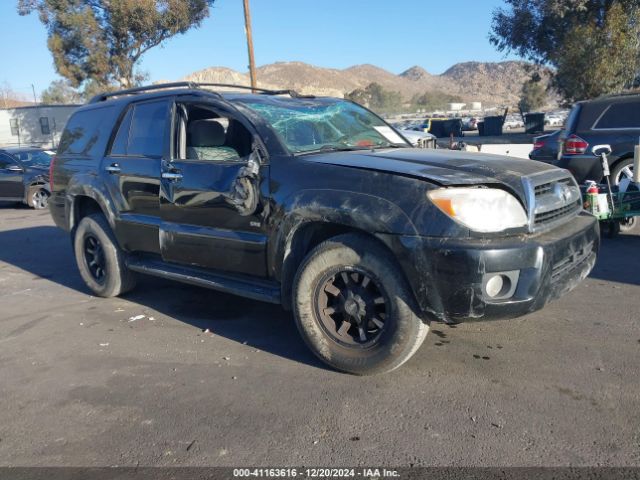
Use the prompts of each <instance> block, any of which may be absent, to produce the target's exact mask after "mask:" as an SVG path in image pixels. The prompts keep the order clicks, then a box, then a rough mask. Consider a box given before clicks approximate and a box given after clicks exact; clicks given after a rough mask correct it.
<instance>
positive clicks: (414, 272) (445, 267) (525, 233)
mask: <svg viewBox="0 0 640 480" xmlns="http://www.w3.org/2000/svg"><path fill="white" fill-rule="evenodd" d="M238 88H239V89H240V88H243V87H238ZM244 88H246V87H244ZM52 192H53V194H52V197H51V201H50V210H51V214H52V217H53V219H54V221H55V223H56V224H57V225H58V226H60V227H62V228H64V229H65V230H66V231H68V232H69V233H70V235H71V239H72V243H73V248H74V252H75V256H76V260H77V264H78V268H79V271H80V275H81V276H82V278H83V279H84V281H85V283H86V284H87V286H88V287H89V288H90V289H91V291H92V292H93V293H94V294H95V295H97V296H102V297H111V296H115V295H120V294H122V293H124V292H126V291H128V290H130V289H132V288H133V287H134V285H135V282H136V277H135V274H136V273H144V274H150V275H156V276H160V277H164V278H168V279H173V280H178V281H182V282H186V283H190V284H195V285H200V286H203V287H208V288H213V289H217V290H221V291H224V292H229V293H233V294H237V295H241V296H244V297H248V298H252V299H257V300H263V301H267V302H273V303H276V304H281V305H282V306H283V307H284V308H286V309H291V310H293V312H294V318H295V322H296V324H297V326H298V329H299V331H300V333H301V336H302V338H303V339H304V341H305V342H306V343H307V345H308V346H309V347H310V349H311V350H312V351H313V352H314V353H315V354H316V355H317V356H318V357H319V358H320V359H322V360H323V361H324V362H326V363H327V364H328V365H331V366H332V367H335V368H336V369H339V370H342V371H346V372H351V373H355V374H371V373H379V372H386V371H390V370H393V369H395V368H397V367H399V366H400V365H402V364H403V363H404V362H405V361H406V360H408V359H409V358H410V357H411V356H412V355H413V354H414V353H415V352H416V350H417V349H418V348H419V347H420V345H421V343H422V342H423V340H424V338H425V336H426V334H427V331H428V329H429V322H430V321H431V320H432V319H437V320H440V321H443V322H449V323H456V322H460V321H464V320H490V319H497V318H511V317H517V316H521V315H524V314H526V313H529V312H532V311H534V310H537V309H540V308H542V307H543V306H544V305H545V304H546V303H547V302H549V301H550V300H552V299H555V298H558V297H560V296H562V295H563V294H565V293H566V292H567V291H569V290H571V289H572V288H574V287H575V286H576V285H577V284H578V283H579V282H580V280H582V279H583V278H585V277H586V275H587V274H588V273H589V271H590V270H591V269H592V267H593V265H594V263H595V259H596V252H597V250H598V246H599V230H598V225H597V222H596V220H595V217H593V216H591V215H589V214H586V213H585V212H584V211H583V209H582V201H581V198H580V192H579V189H578V186H577V185H576V183H575V181H574V180H573V178H572V177H571V175H570V174H569V173H568V172H566V171H564V170H560V169H557V168H555V167H553V166H550V165H545V164H542V163H539V162H531V161H529V160H517V159H513V158H509V157H500V156H493V155H482V154H477V153H476V154H473V153H469V152H461V151H458V152H454V151H449V150H431V149H416V148H412V147H411V145H409V143H408V142H407V141H405V139H403V138H402V137H401V136H400V135H398V134H397V133H396V132H395V131H394V130H393V129H392V128H391V127H390V126H389V125H388V124H387V123H385V122H384V121H383V120H382V119H381V118H379V117H378V116H376V115H375V114H374V113H372V112H370V111H369V110H367V109H365V108H363V107H361V106H359V105H357V104H355V103H352V102H349V101H347V100H342V99H334V98H317V97H310V96H300V95H298V94H296V93H295V92H287V93H286V94H285V93H283V92H282V91H280V92H270V91H261V92H260V93H251V94H248V93H222V92H214V91H209V90H207V87H206V85H201V86H196V85H194V84H192V83H177V84H173V85H159V86H152V87H143V88H135V89H131V90H125V91H122V92H114V93H109V94H103V95H99V96H98V97H96V98H94V99H93V100H92V101H91V102H90V103H89V104H88V105H86V106H84V107H81V108H80V109H79V110H77V111H76V112H75V113H74V114H73V116H72V117H71V119H70V120H69V122H68V123H67V126H66V128H65V131H64V133H63V135H62V139H61V141H60V146H59V150H58V152H57V155H56V159H55V161H54V165H53V167H52ZM203 314H204V312H203Z"/></svg>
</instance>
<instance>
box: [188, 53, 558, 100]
mask: <svg viewBox="0 0 640 480" xmlns="http://www.w3.org/2000/svg"><path fill="white" fill-rule="evenodd" d="M529 67H530V64H528V63H526V62H518V61H506V62H498V63H487V62H465V63H458V64H456V65H453V66H452V67H451V68H449V69H448V70H446V71H445V72H444V73H443V74H441V75H432V74H430V73H429V72H427V71H426V70H425V69H424V68H422V67H420V66H413V67H411V68H409V69H408V70H405V71H404V72H402V73H401V74H399V75H396V74H394V73H391V72H389V71H387V70H384V69H383V68H380V67H377V66H375V65H369V64H365V65H355V66H353V67H349V68H345V69H342V70H340V69H335V68H323V67H317V66H314V65H309V64H307V63H303V62H276V63H272V64H269V65H263V66H261V67H259V68H257V69H256V76H257V79H258V86H260V87H262V88H273V89H293V90H297V91H299V92H300V93H310V94H315V95H327V96H339V97H342V96H344V95H345V94H346V93H348V92H351V91H353V90H355V89H356V88H364V87H366V86H367V85H369V84H370V83H372V82H376V83H379V84H380V85H382V87H384V88H385V89H387V90H394V91H398V92H400V93H401V94H402V96H403V98H404V99H405V100H409V99H411V98H412V97H413V96H414V95H416V94H423V93H425V92H440V93H447V94H450V95H456V96H459V97H461V98H462V99H463V100H464V101H466V102H471V101H479V102H483V103H484V105H485V106H503V105H513V104H515V103H517V102H518V99H519V98H520V90H521V88H522V84H523V83H524V82H525V81H526V80H527V79H528V78H530V76H531V72H530V68H529ZM543 77H545V81H548V75H543ZM182 80H188V81H195V82H212V83H233V84H240V85H249V75H248V74H247V73H240V72H236V71H235V70H232V69H230V68H226V67H210V68H206V69H204V70H200V71H198V72H194V73H192V74H190V75H187V76H186V77H184V78H183V79H182Z"/></svg>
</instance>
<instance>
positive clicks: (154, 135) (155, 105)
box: [127, 100, 169, 157]
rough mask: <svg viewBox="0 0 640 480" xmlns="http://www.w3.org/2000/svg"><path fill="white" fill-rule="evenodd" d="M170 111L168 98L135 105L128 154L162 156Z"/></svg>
mask: <svg viewBox="0 0 640 480" xmlns="http://www.w3.org/2000/svg"><path fill="white" fill-rule="evenodd" d="M168 112H169V103H168V102H167V101H166V100H160V101H153V102H148V103H139V104H137V105H136V106H135V108H134V110H133V117H132V118H131V126H130V129H129V142H128V145H127V155H141V156H145V157H160V156H162V152H163V149H164V143H165V142H164V139H165V134H166V126H167V120H168Z"/></svg>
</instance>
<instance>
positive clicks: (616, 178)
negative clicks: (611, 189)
mask: <svg viewBox="0 0 640 480" xmlns="http://www.w3.org/2000/svg"><path fill="white" fill-rule="evenodd" d="M632 172H633V158H625V159H624V160H620V161H619V162H618V163H616V166H615V167H613V169H612V170H611V180H612V182H613V184H614V185H618V184H619V183H620V181H621V180H622V179H623V178H627V177H629V178H631V174H632Z"/></svg>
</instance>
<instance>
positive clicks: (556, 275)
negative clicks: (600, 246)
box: [551, 242, 593, 282]
mask: <svg viewBox="0 0 640 480" xmlns="http://www.w3.org/2000/svg"><path fill="white" fill-rule="evenodd" d="M592 253H593V242H590V243H588V244H587V245H585V246H584V247H583V248H581V249H580V250H579V251H577V252H574V253H573V254H571V255H569V256H567V257H565V258H563V259H562V260H560V261H558V262H556V263H555V264H553V266H552V267H551V281H552V282H555V281H557V280H559V279H560V278H562V277H563V276H565V274H567V273H569V272H571V271H572V270H574V269H576V268H578V267H580V266H581V265H582V264H583V263H584V262H585V261H586V260H588V259H589V257H591V255H592Z"/></svg>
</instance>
